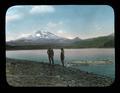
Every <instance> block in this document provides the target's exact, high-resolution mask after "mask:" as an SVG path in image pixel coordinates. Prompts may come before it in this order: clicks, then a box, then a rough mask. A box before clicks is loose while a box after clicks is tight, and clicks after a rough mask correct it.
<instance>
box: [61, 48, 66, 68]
mask: <svg viewBox="0 0 120 93" xmlns="http://www.w3.org/2000/svg"><path fill="white" fill-rule="evenodd" d="M60 58H61V62H62V65H63V66H64V58H65V57H64V49H63V48H61V54H60Z"/></svg>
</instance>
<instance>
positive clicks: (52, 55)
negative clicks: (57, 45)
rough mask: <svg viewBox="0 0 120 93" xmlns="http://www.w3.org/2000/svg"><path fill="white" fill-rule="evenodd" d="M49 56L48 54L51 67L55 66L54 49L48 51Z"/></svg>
mask: <svg viewBox="0 0 120 93" xmlns="http://www.w3.org/2000/svg"><path fill="white" fill-rule="evenodd" d="M47 54H48V59H49V62H50V65H51V64H54V51H53V49H51V48H49V49H48V50H47Z"/></svg>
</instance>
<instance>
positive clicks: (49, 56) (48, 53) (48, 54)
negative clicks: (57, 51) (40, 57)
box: [47, 48, 51, 65]
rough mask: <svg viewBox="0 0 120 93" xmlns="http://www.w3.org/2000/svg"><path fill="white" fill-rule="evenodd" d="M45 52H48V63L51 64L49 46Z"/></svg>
mask: <svg viewBox="0 0 120 93" xmlns="http://www.w3.org/2000/svg"><path fill="white" fill-rule="evenodd" d="M47 54H48V59H49V62H50V65H51V58H50V48H48V50H47Z"/></svg>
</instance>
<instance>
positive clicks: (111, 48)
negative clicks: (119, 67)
mask: <svg viewBox="0 0 120 93" xmlns="http://www.w3.org/2000/svg"><path fill="white" fill-rule="evenodd" d="M46 49H48V48H40V49H6V51H18V50H46ZM53 49H60V48H53ZM64 49H115V48H114V47H113V48H64Z"/></svg>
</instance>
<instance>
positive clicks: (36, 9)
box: [30, 5, 55, 14]
mask: <svg viewBox="0 0 120 93" xmlns="http://www.w3.org/2000/svg"><path fill="white" fill-rule="evenodd" d="M54 11H55V9H54V7H53V6H50V5H48V6H47V5H41V6H33V7H32V9H31V10H30V13H31V14H34V13H52V12H54Z"/></svg>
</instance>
